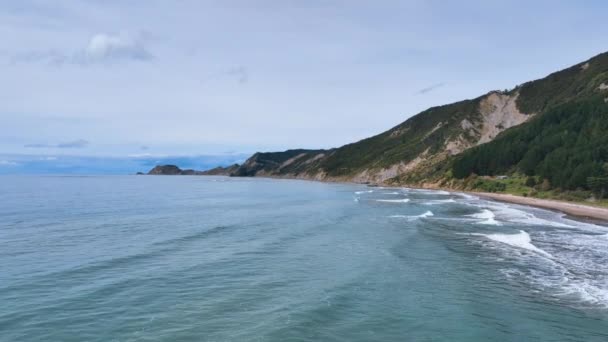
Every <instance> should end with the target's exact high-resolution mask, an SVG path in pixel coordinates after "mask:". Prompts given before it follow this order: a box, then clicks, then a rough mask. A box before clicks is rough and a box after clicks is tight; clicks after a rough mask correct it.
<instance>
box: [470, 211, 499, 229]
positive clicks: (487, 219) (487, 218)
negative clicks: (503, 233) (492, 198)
mask: <svg viewBox="0 0 608 342" xmlns="http://www.w3.org/2000/svg"><path fill="white" fill-rule="evenodd" d="M467 216H469V217H473V218H476V219H480V220H483V221H480V222H477V223H478V224H489V225H494V226H499V225H500V222H498V221H496V220H495V217H496V215H494V213H493V212H492V211H490V210H488V209H484V210H482V212H480V213H477V214H472V215H467Z"/></svg>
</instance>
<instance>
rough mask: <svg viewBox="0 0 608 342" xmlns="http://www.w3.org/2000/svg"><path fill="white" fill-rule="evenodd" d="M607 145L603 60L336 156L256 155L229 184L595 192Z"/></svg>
mask: <svg viewBox="0 0 608 342" xmlns="http://www.w3.org/2000/svg"><path fill="white" fill-rule="evenodd" d="M607 137H608V53H603V54H600V55H598V56H596V57H594V58H592V59H590V60H588V61H585V62H582V63H579V64H577V65H574V66H572V67H570V68H568V69H565V70H562V71H559V72H556V73H553V74H551V75H549V76H547V77H545V78H543V79H539V80H535V81H531V82H527V83H525V84H523V85H520V86H517V87H515V88H514V89H512V90H509V91H492V92H489V93H488V94H485V95H482V96H480V97H478V98H475V99H470V100H464V101H461V102H457V103H453V104H449V105H444V106H439V107H433V108H430V109H428V110H425V111H423V112H421V113H420V114H418V115H415V116H413V117H411V118H410V119H408V120H406V121H405V122H403V123H402V124H399V125H397V126H395V127H393V128H392V129H390V130H388V131H386V132H384V133H381V134H378V135H376V136H373V137H371V138H368V139H364V140H361V141H359V142H356V143H353V144H348V145H345V146H342V147H340V148H336V149H331V150H289V151H286V152H270V153H257V154H255V155H254V156H252V157H251V158H250V159H249V160H248V161H247V162H245V163H244V164H243V165H242V166H241V168H240V169H239V170H237V171H236V172H235V173H234V175H240V176H260V175H263V176H273V177H293V178H306V179H317V180H332V181H334V180H340V181H355V182H377V183H380V182H382V183H392V184H417V185H427V186H430V185H433V186H446V187H448V186H449V187H460V188H476V187H477V188H479V187H481V188H482V189H485V190H504V184H502V185H501V184H498V185H496V184H490V185H488V182H489V183H491V178H492V177H491V176H495V175H498V174H501V175H502V174H508V175H510V176H511V178H512V179H520V180H521V179H525V181H526V182H527V184H528V185H527V186H528V187H529V188H530V189H532V188H533V187H534V186H536V184H537V183H538V184H542V187H543V189H545V190H546V189H556V190H557V189H559V190H568V189H569V190H574V189H579V190H593V189H595V190H598V189H602V185H601V184H602V182H603V179H604V178H605V177H606V176H607V172H608V170H607V168H608V166H606V162H607V161H608V157H607V154H606V153H607V152H606V151H607V148H608V140H607V139H608V138H607ZM483 176H487V177H483ZM522 177H523V178H522ZM472 178H480V179H477V180H476V181H474V182H471V181H470V180H471V179H472ZM528 178H529V179H528ZM523 182H524V181H523V180H522V182H521V183H523ZM533 183H534V185H532V184H533ZM598 184H599V185H598ZM494 185H496V186H494ZM520 185H522V186H524V185H523V184H520ZM525 189H526V188H525V187H524V190H525ZM598 191H599V190H598Z"/></svg>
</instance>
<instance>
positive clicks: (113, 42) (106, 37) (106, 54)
mask: <svg viewBox="0 0 608 342" xmlns="http://www.w3.org/2000/svg"><path fill="white" fill-rule="evenodd" d="M143 43H144V42H143V36H142V35H130V34H128V33H121V34H118V35H112V34H105V33H100V34H96V35H94V36H93V37H92V38H91V40H90V41H89V44H88V46H87V47H86V49H85V50H84V54H85V57H86V59H87V60H88V61H93V62H95V61H97V62H99V61H108V60H120V59H127V60H128V59H131V60H138V61H146V60H150V59H152V58H154V56H153V55H152V54H151V53H150V52H149V51H148V50H147V49H146V47H145V46H144V44H143Z"/></svg>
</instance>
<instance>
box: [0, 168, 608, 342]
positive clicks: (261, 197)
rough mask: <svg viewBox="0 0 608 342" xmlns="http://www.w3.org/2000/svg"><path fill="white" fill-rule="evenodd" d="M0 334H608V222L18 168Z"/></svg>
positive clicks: (453, 199)
mask: <svg viewBox="0 0 608 342" xmlns="http://www.w3.org/2000/svg"><path fill="white" fill-rule="evenodd" d="M0 195H1V198H0V218H2V221H1V222H0V341H104V342H106V341H490V340H492V341H606V340H608V248H607V247H608V229H607V228H606V227H601V226H596V225H592V224H585V223H580V222H575V221H571V220H568V219H566V218H563V217H561V215H559V214H557V213H553V212H548V211H542V210H538V209H531V208H524V207H519V206H514V205H506V204H500V203H496V202H487V201H483V200H481V199H478V198H475V197H471V196H466V195H460V194H450V193H445V192H432V191H419V190H411V189H382V188H366V187H364V186H356V185H341V184H323V183H315V182H305V181H289V180H266V179H242V178H222V177H187V176H182V177H162V176H159V177H153V176H144V177H142V176H139V177H137V176H99V177H93V176H90V177H74V176H71V177H58V176H1V177H0Z"/></svg>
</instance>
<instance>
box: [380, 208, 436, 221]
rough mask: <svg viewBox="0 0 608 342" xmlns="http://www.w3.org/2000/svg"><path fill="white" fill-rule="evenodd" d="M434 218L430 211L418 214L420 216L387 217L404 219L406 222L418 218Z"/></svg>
mask: <svg viewBox="0 0 608 342" xmlns="http://www.w3.org/2000/svg"><path fill="white" fill-rule="evenodd" d="M431 216H434V214H433V212H432V211H430V210H427V211H426V212H424V213H422V214H420V215H391V216H389V217H391V218H405V219H408V220H416V219H419V218H426V217H431Z"/></svg>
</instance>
